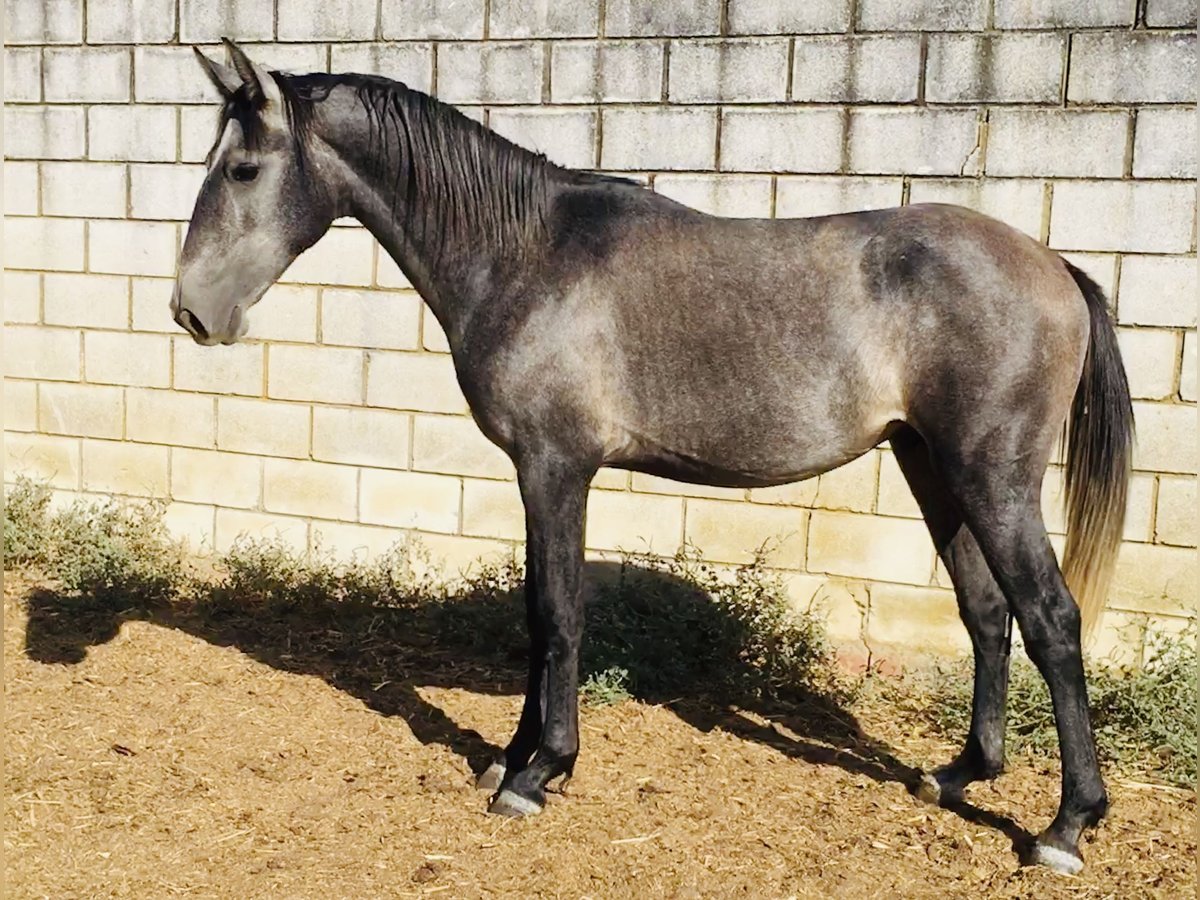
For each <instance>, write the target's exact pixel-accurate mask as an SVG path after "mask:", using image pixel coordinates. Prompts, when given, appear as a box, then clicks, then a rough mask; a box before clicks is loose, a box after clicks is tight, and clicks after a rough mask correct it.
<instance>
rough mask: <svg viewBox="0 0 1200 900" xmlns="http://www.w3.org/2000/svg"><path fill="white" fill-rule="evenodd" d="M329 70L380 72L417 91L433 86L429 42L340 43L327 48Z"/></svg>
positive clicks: (374, 73) (375, 73) (430, 45)
mask: <svg viewBox="0 0 1200 900" xmlns="http://www.w3.org/2000/svg"><path fill="white" fill-rule="evenodd" d="M330 53H331V54H332V56H331V62H330V64H329V69H330V71H332V72H357V73H360V74H363V75H383V76H384V77H385V78H391V79H392V80H393V81H399V82H401V83H403V84H406V85H408V86H409V87H410V88H414V89H415V90H418V91H424V92H425V93H429V90H430V88H431V86H432V85H433V45H432V44H429V43H419V44H417V43H414V44H344V45H336V44H335V45H334V46H333V47H332V48H330Z"/></svg>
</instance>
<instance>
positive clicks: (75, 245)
mask: <svg viewBox="0 0 1200 900" xmlns="http://www.w3.org/2000/svg"><path fill="white" fill-rule="evenodd" d="M93 224H95V223H93ZM4 265H5V266H8V267H10V268H13V269H43V270H49V271H59V272H78V271H81V270H82V269H83V222H82V221H81V220H79V219H31V218H23V217H21V218H8V219H5V220H4Z"/></svg>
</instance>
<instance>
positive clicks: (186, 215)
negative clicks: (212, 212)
mask: <svg viewBox="0 0 1200 900" xmlns="http://www.w3.org/2000/svg"><path fill="white" fill-rule="evenodd" d="M207 174H208V173H207V171H206V169H205V168H204V166H200V165H190V166H189V165H180V164H179V163H176V164H174V165H170V166H155V165H135V166H130V167H129V182H130V200H129V202H130V212H131V213H132V215H133V217H134V218H136V219H170V220H174V221H177V222H186V221H187V220H188V219H190V218H191V217H192V209H193V208H194V207H195V205H196V198H197V197H198V196H199V195H200V186H201V185H202V184H204V178H205V176H206V175H207Z"/></svg>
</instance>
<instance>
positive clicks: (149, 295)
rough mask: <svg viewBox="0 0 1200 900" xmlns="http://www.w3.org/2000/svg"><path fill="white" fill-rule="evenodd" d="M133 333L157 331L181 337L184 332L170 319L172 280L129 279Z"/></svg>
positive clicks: (173, 280) (173, 283)
mask: <svg viewBox="0 0 1200 900" xmlns="http://www.w3.org/2000/svg"><path fill="white" fill-rule="evenodd" d="M129 281H130V284H131V285H132V288H133V290H132V298H131V300H132V308H133V316H132V319H133V330H134V331H157V332H160V333H162V334H170V335H179V336H182V335H183V334H184V331H183V329H182V328H180V327H179V326H178V325H176V324H175V320H174V319H172V318H171V306H170V303H171V294H172V292H173V291H174V289H175V279H174V278H131V279H129Z"/></svg>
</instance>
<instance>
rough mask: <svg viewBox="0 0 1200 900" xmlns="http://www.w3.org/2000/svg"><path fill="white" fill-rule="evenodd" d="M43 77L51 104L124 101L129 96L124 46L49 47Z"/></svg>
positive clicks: (127, 62) (126, 59)
mask: <svg viewBox="0 0 1200 900" xmlns="http://www.w3.org/2000/svg"><path fill="white" fill-rule="evenodd" d="M44 61H45V72H44V74H43V76H42V79H43V85H44V86H45V91H46V100H47V102H50V103H121V102H124V101H127V100H128V99H129V51H128V50H126V49H125V48H124V47H61V48H47V49H46V51H45V56H44Z"/></svg>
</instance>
